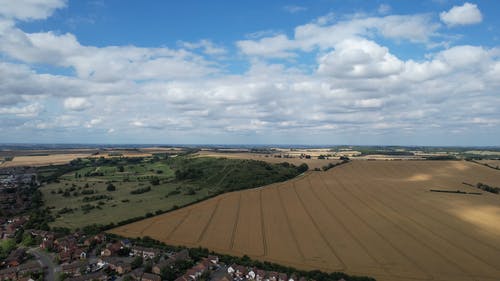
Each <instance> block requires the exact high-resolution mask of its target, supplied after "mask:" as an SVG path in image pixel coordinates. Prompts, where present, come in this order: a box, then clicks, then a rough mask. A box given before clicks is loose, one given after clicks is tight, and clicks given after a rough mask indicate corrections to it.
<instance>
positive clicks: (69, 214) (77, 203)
mask: <svg viewBox="0 0 500 281" xmlns="http://www.w3.org/2000/svg"><path fill="white" fill-rule="evenodd" d="M72 164H73V165H75V166H76V167H77V169H76V170H71V171H70V172H66V173H64V174H62V175H60V176H56V177H54V175H53V174H54V173H58V172H59V170H58V169H63V168H64V169H70V168H71V166H63V167H61V168H58V167H55V166H54V167H53V166H48V167H43V168H40V169H39V177H41V178H44V179H46V180H47V181H50V183H48V184H46V185H44V186H42V187H41V189H40V190H41V191H42V193H43V198H44V203H45V206H47V207H48V208H49V209H50V210H51V213H52V215H53V216H54V217H55V221H54V222H52V223H51V226H56V227H67V228H72V229H74V228H78V227H83V226H86V225H89V224H101V225H106V224H110V223H116V222H120V221H123V220H127V219H131V218H136V217H142V216H151V215H153V214H154V213H157V212H158V213H161V212H163V211H166V210H170V209H173V208H178V207H181V206H184V205H186V204H189V203H192V202H195V201H199V200H201V199H204V198H207V197H211V196H215V195H217V194H220V193H223V192H227V191H232V190H239V189H245V188H252V187H257V186H261V185H265V184H269V183H273V182H279V181H284V180H286V179H290V178H293V177H295V176H296V175H298V174H299V173H300V172H299V170H298V169H297V168H296V167H294V166H291V165H289V164H280V165H278V164H277V165H273V164H268V163H265V162H258V161H251V160H238V159H223V158H208V157H207V158H202V157H196V158H191V157H183V156H179V157H172V158H167V159H159V158H152V157H149V158H104V157H103V158H87V159H79V160H75V161H73V162H72ZM63 171H66V170H63Z"/></svg>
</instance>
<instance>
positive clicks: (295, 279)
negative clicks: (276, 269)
mask: <svg viewBox="0 0 500 281" xmlns="http://www.w3.org/2000/svg"><path fill="white" fill-rule="evenodd" d="M288 281H298V279H297V275H295V274H292V275H290V277H289V278H288Z"/></svg>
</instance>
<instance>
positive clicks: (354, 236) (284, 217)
mask: <svg viewBox="0 0 500 281" xmlns="http://www.w3.org/2000/svg"><path fill="white" fill-rule="evenodd" d="M462 182H466V183H470V184H473V185H475V184H476V183H478V182H483V183H485V184H489V185H492V186H500V171H497V170H494V169H490V168H487V167H484V166H481V165H478V164H475V163H470V162H465V161H361V160H360V161H353V162H351V163H348V164H345V165H342V166H339V167H336V168H333V169H331V170H328V171H327V172H310V173H308V174H306V175H305V176H302V177H299V178H296V179H293V180H290V181H287V182H285V183H280V184H273V185H269V186H265V187H262V188H258V189H252V190H245V191H239V192H233V193H227V194H223V195H221V196H218V197H215V198H212V199H210V200H207V201H204V202H201V203H199V204H195V205H191V206H189V207H186V208H183V209H179V210H177V211H174V212H170V213H167V214H163V215H160V216H156V217H153V218H150V219H146V220H143V221H140V222H137V223H133V224H129V225H125V226H122V227H119V228H115V229H113V230H111V232H112V233H116V234H120V235H124V236H128V237H138V236H143V235H148V236H151V237H153V238H155V239H158V240H161V241H164V242H165V243H168V244H175V245H186V246H203V247H207V248H210V249H212V250H215V251H218V252H222V253H228V254H234V255H243V254H247V255H249V256H251V257H253V258H255V259H260V260H267V261H273V262H277V263H281V264H285V265H291V266H294V267H297V268H302V269H320V270H324V271H344V272H346V273H349V274H356V275H367V276H373V277H375V278H377V280H382V281H384V280H387V281H410V280H436V281H440V280H442V281H445V280H458V281H460V280H463V281H465V280H475V281H481V280H482V281H493V280H500V263H499V262H498V261H499V260H500V223H499V222H500V195H496V194H491V193H488V192H482V194H481V195H466V194H454V193H443V192H430V191H429V190H430V189H439V190H457V189H459V190H462V191H466V192H478V189H476V188H474V187H471V186H467V185H464V184H462ZM479 191H480V190H479Z"/></svg>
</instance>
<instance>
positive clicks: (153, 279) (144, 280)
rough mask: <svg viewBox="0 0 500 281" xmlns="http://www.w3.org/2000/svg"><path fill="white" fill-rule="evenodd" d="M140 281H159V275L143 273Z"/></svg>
mask: <svg viewBox="0 0 500 281" xmlns="http://www.w3.org/2000/svg"><path fill="white" fill-rule="evenodd" d="M141 281H161V277H160V275H156V274H152V273H146V272H145V273H143V274H142V277H141Z"/></svg>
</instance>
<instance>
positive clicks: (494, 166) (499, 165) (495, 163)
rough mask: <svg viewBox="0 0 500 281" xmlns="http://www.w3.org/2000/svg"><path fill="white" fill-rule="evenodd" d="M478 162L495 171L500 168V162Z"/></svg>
mask: <svg viewBox="0 0 500 281" xmlns="http://www.w3.org/2000/svg"><path fill="white" fill-rule="evenodd" d="M477 162H479V163H481V164H486V165H488V166H490V167H492V168H495V169H496V168H499V167H500V160H479V161H477Z"/></svg>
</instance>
